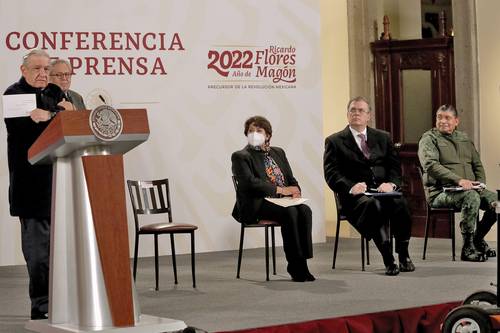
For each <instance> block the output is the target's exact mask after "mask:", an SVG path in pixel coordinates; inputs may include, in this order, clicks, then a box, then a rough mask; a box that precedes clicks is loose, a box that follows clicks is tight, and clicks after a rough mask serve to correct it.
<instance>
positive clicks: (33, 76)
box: [4, 49, 73, 319]
mask: <svg viewBox="0 0 500 333" xmlns="http://www.w3.org/2000/svg"><path fill="white" fill-rule="evenodd" d="M49 61H50V56H49V55H48V54H47V52H45V51H43V50H36V49H35V50H31V51H30V52H29V53H28V54H27V55H26V56H24V57H23V63H22V65H21V67H20V70H21V75H22V77H21V79H20V80H19V81H18V82H16V83H14V84H12V85H11V86H9V87H8V88H7V90H5V93H4V95H18V94H33V95H35V96H36V108H35V109H34V110H32V111H31V112H30V113H29V116H26V117H14V118H5V120H4V121H5V125H6V127H7V155H8V162H9V203H10V215H12V216H18V217H19V220H20V222H21V246H22V251H23V255H24V258H25V260H26V266H27V268H28V274H29V295H30V299H31V319H46V318H47V312H48V293H49V253H50V214H51V211H50V209H51V195H52V194H51V193H52V165H31V164H30V163H29V162H28V149H29V148H30V146H31V145H32V144H33V142H35V140H36V139H37V138H38V136H39V135H40V134H41V133H42V132H43V131H44V130H45V128H46V127H47V126H48V124H49V122H50V121H51V119H52V118H53V117H54V115H55V114H56V113H57V112H59V111H60V110H64V109H66V110H68V109H72V108H73V105H72V104H71V103H69V102H68V101H64V100H63V98H64V95H63V92H62V90H61V89H60V88H59V87H58V86H56V85H55V84H51V83H49V82H48V72H49Z"/></svg>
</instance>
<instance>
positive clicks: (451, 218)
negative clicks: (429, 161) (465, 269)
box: [417, 165, 456, 261]
mask: <svg viewBox="0 0 500 333" xmlns="http://www.w3.org/2000/svg"><path fill="white" fill-rule="evenodd" d="M417 169H418V174H419V175H420V180H421V181H422V186H423V187H424V189H425V181H424V171H423V169H422V167H421V166H419V165H418V166H417ZM425 203H426V204H425V206H426V211H427V216H426V219H425V236H424V237H425V238H424V253H423V255H422V259H423V260H425V254H426V252H427V241H428V239H429V229H430V224H431V222H432V217H433V216H435V215H438V214H439V215H443V214H446V215H448V223H449V227H450V238H451V254H452V258H453V261H455V212H456V211H455V210H454V209H453V208H447V207H442V208H435V207H432V206H431V204H430V202H429V201H428V200H427V196H426V198H425Z"/></svg>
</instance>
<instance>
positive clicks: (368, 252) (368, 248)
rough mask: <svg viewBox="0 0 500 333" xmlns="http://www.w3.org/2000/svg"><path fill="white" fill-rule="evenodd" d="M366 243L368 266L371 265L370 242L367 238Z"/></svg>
mask: <svg viewBox="0 0 500 333" xmlns="http://www.w3.org/2000/svg"><path fill="white" fill-rule="evenodd" d="M365 242H366V264H367V265H370V242H369V241H368V239H367V238H365Z"/></svg>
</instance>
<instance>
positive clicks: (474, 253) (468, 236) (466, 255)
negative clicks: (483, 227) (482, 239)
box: [460, 232, 486, 262]
mask: <svg viewBox="0 0 500 333" xmlns="http://www.w3.org/2000/svg"><path fill="white" fill-rule="evenodd" d="M462 237H463V239H464V246H463V247H462V255H461V256H460V259H462V261H476V262H483V261H485V260H486V259H485V257H484V254H483V253H482V252H479V251H478V250H477V249H476V247H475V246H474V241H473V237H474V234H473V233H472V232H471V233H463V234H462Z"/></svg>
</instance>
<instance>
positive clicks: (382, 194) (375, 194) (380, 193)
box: [364, 191, 402, 197]
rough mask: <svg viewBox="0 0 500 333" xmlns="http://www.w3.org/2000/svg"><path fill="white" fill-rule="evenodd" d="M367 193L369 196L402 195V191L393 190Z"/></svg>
mask: <svg viewBox="0 0 500 333" xmlns="http://www.w3.org/2000/svg"><path fill="white" fill-rule="evenodd" d="M364 194H365V195H367V196H369V197H400V196H401V195H402V193H401V192H397V191H392V192H365V193H364Z"/></svg>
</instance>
